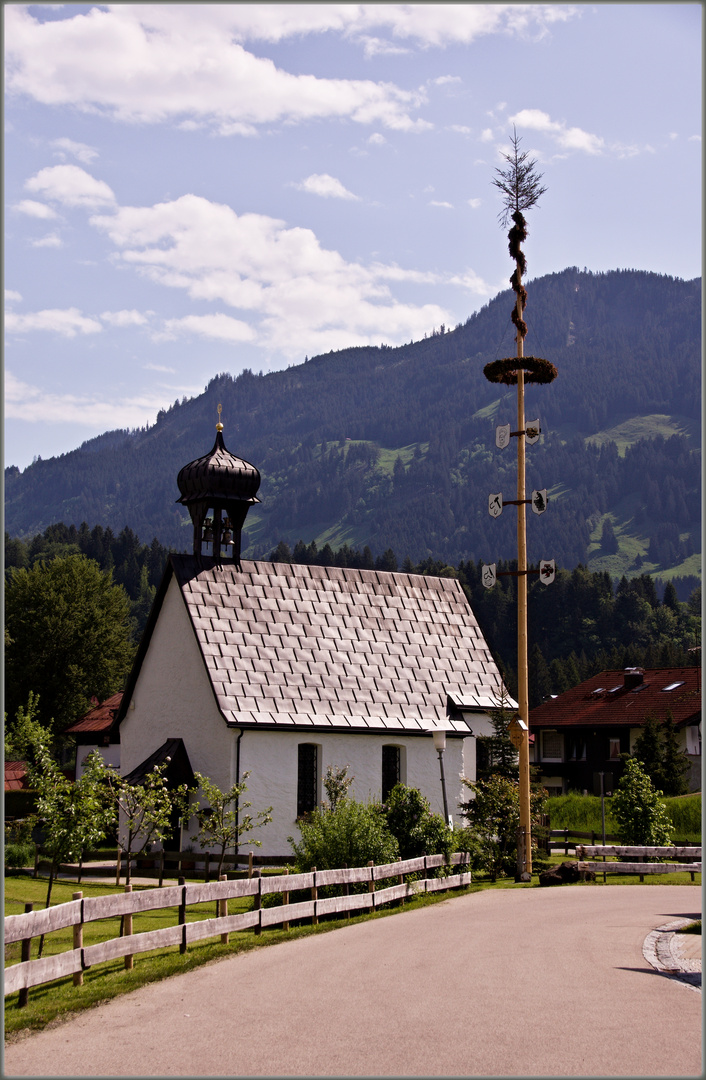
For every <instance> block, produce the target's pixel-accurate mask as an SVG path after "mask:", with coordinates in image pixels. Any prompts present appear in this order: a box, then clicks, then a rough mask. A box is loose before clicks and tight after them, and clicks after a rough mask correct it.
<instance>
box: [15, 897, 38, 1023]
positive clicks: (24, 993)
mask: <svg viewBox="0 0 706 1080" xmlns="http://www.w3.org/2000/svg"><path fill="white" fill-rule="evenodd" d="M28 911H34V904H25V913H26V912H28ZM31 950H32V939H31V937H28V938H22V950H21V953H20V960H21V962H22V963H23V964H25V963H26V962H27V961H28V960H30V959H31ZM28 997H29V990H28V989H27V987H26V986H22V987H20V996H19V998H18V1001H17V1007H18V1008H20V1009H21V1008H22V1007H23V1006H24V1005H26V1004H27V1000H28Z"/></svg>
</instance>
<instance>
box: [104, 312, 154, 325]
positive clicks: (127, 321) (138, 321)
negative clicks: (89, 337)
mask: <svg viewBox="0 0 706 1080" xmlns="http://www.w3.org/2000/svg"><path fill="white" fill-rule="evenodd" d="M100 318H101V319H102V320H103V322H107V323H108V324H109V325H110V326H144V324H145V323H146V322H147V319H146V317H145V316H144V315H143V314H142V313H141V312H140V311H135V310H132V311H127V310H126V309H123V310H122V311H103V312H101V315H100Z"/></svg>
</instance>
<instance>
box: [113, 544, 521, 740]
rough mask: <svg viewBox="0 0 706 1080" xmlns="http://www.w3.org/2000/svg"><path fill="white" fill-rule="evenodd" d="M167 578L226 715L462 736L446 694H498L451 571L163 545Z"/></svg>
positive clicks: (486, 701)
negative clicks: (424, 573)
mask: <svg viewBox="0 0 706 1080" xmlns="http://www.w3.org/2000/svg"><path fill="white" fill-rule="evenodd" d="M172 576H173V577H175V578H176V581H177V583H178V585H179V588H180V590H181V594H182V596H183V599H184V602H185V605H186V609H187V611H188V614H189V617H190V620H191V624H192V626H193V629H194V633H195V635H196V640H197V642H198V646H199V649H200V650H201V654H202V657H203V660H204V664H205V667H206V670H207V672H208V675H209V678H210V680H211V685H212V687H213V691H214V694H215V697H216V701H217V704H218V707H219V709H220V711H221V713H222V715H223V717H224V718H225V720H226V721H227V722H228V723H230V724H234V725H238V726H241V725H245V726H255V727H258V728H273V727H280V728H281V727H285V728H289V729H290V730H292V729H293V728H306V727H317V728H326V729H328V730H338V731H341V730H346V731H350V730H365V729H373V730H380V731H383V730H398V731H400V732H403V731H405V732H416V733H421V732H423V731H425V730H426V731H428V730H429V729H430V727H433V726H434V725H435V724H437V723H440V722H443V723H444V726H445V727H446V729H447V731H449V732H453V731H456V732H458V734H465V735H468V734H469V723H467V722H466V720H465V719H464V716H463V713H462V712H458V711H456V709H455V707H454V706H453V700H458V699H462V700H463V702H464V705H465V708H466V709H469V710H473V709H475V710H484V711H485V710H487V709H489V708H492V707H493V705H494V704H497V700H498V694H499V690H500V675H499V673H498V670H497V667H496V665H495V662H494V661H493V658H492V656H491V654H490V650H489V649H488V646H487V645H486V643H485V640H484V639H483V636H482V634H481V631H480V629H479V627H478V624H477V622H476V619H475V616H474V615H473V612H472V610H471V608H470V605H469V604H468V601H467V600H466V597H465V595H464V593H463V590H462V588H461V585H460V584H459V582H458V581H457V580H455V579H454V578H432V577H421V576H419V575H414V574H393V573H386V572H382V571H374V570H353V569H341V568H339V567H324V566H303V565H297V564H289V563H270V562H248V561H243V563H242V569H240V570H239V569H237V568H236V567H235V566H234V565H232V564H228V563H223V565H218V564H216V563H215V562H213V560H210V559H205V558H204V559H201V560H197V559H196V558H195V557H194V556H192V555H172V556H170V559H169V566H168V570H167V574H166V577H165V582H164V583H163V590H162V595H164V592H166V587H167V586H168V584H169V580H170V579H171V577H172ZM157 610H158V604H156V605H155V610H154V612H153V617H154V618H156V617H157ZM150 632H151V631H150V627H148V630H147V632H146V635H145V639H143V643H142V646H141V650H142V652H143V654H144V650H146V648H147V646H148V641H149V634H150ZM140 662H141V658H140V656H139V655H138V659H137V661H136V668H135V670H134V672H133V676H132V678H131V683H130V685H128V688H127V691H126V695H125V702H124V705H123V710H122V711H121V714H122V712H124V710H125V709H126V708H127V704H128V702H129V700H130V696H131V693H132V687H133V686H134V680H135V679H136V677H137V672H138V671H139V665H140ZM449 696H451V699H452V700H451V702H449ZM449 703H450V704H451V706H452V712H453V713H455V715H451V716H448V715H447V705H448V704H449ZM469 720H471V721H472V718H469Z"/></svg>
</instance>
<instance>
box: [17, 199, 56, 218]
mask: <svg viewBox="0 0 706 1080" xmlns="http://www.w3.org/2000/svg"><path fill="white" fill-rule="evenodd" d="M12 209H13V210H17V211H18V213H20V214H27V216H28V217H34V218H39V219H40V220H43V221H49V220H51V219H52V218H55V217H58V214H57V212H56V210H52V208H51V206H47V205H46V203H40V202H35V201H34V199H22V201H21V202H18V203H16V204H15V206H13V208H12Z"/></svg>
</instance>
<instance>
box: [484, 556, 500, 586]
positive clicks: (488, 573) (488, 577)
mask: <svg viewBox="0 0 706 1080" xmlns="http://www.w3.org/2000/svg"><path fill="white" fill-rule="evenodd" d="M481 581H482V582H483V584H484V585H485V587H486V589H492V587H493V585H494V584H495V582H496V581H497V565H496V563H494V562H491V563H486V564H485V566H484V567H483V569H482V570H481Z"/></svg>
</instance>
